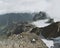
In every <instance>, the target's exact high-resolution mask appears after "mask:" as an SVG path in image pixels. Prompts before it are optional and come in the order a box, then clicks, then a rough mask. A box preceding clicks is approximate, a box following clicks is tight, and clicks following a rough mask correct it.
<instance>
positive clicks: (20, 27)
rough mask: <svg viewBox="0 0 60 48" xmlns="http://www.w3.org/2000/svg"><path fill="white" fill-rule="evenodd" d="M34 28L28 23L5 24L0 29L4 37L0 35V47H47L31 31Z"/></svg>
mask: <svg viewBox="0 0 60 48" xmlns="http://www.w3.org/2000/svg"><path fill="white" fill-rule="evenodd" d="M34 28H36V27H34V26H33V25H31V24H28V23H22V24H21V23H19V24H13V25H10V26H7V27H6V28H5V29H4V30H2V32H3V35H4V33H5V36H6V38H5V36H4V38H3V37H2V36H3V35H2V36H1V37H0V38H2V39H0V48H48V47H47V46H46V44H45V43H44V42H43V41H42V40H41V39H40V37H39V36H38V35H36V33H31V32H32V31H31V30H32V29H34ZM37 29H38V28H37Z"/></svg>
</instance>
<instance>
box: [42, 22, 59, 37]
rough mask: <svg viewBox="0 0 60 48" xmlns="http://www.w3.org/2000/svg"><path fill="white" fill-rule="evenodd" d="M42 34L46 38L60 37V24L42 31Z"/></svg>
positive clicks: (51, 25) (56, 23)
mask: <svg viewBox="0 0 60 48" xmlns="http://www.w3.org/2000/svg"><path fill="white" fill-rule="evenodd" d="M41 34H42V35H43V36H44V37H45V38H56V37H59V36H60V22H55V23H52V24H50V25H49V26H46V27H44V28H43V29H42V32H41Z"/></svg>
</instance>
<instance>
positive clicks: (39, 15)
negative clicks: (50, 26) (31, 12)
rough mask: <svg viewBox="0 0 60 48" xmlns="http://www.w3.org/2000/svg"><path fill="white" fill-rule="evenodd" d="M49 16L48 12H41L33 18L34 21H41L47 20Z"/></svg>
mask: <svg viewBox="0 0 60 48" xmlns="http://www.w3.org/2000/svg"><path fill="white" fill-rule="evenodd" d="M47 18H48V17H47V14H46V12H43V11H40V12H39V13H37V14H35V16H34V17H33V20H34V21H36V20H41V19H47Z"/></svg>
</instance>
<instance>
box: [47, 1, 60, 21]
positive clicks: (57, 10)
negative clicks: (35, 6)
mask: <svg viewBox="0 0 60 48" xmlns="http://www.w3.org/2000/svg"><path fill="white" fill-rule="evenodd" d="M46 12H47V13H48V14H49V15H50V17H51V18H54V19H55V21H60V0H52V1H51V6H50V7H49V9H47V11H46Z"/></svg>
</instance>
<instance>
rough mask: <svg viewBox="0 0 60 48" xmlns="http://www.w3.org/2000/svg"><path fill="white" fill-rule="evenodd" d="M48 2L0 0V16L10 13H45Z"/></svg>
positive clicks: (38, 0) (44, 0)
mask: <svg viewBox="0 0 60 48" xmlns="http://www.w3.org/2000/svg"><path fill="white" fill-rule="evenodd" d="M48 6H50V2H49V1H48V0H0V14H4V13H11V12H39V11H45V10H46V9H47V8H48Z"/></svg>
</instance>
